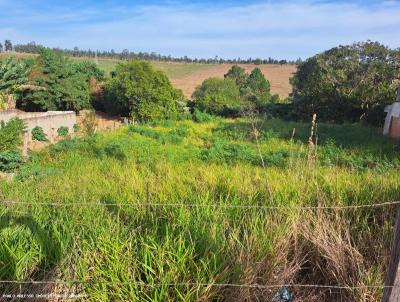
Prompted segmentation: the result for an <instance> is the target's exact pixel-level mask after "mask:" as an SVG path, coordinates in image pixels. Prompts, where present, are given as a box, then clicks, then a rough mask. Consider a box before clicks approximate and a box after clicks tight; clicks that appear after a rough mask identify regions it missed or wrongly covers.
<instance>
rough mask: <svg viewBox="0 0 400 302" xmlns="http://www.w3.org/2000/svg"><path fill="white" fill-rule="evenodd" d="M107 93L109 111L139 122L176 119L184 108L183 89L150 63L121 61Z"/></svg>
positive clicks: (107, 87)
mask: <svg viewBox="0 0 400 302" xmlns="http://www.w3.org/2000/svg"><path fill="white" fill-rule="evenodd" d="M104 93H105V101H104V102H105V103H104V106H103V107H104V108H105V110H106V111H107V112H110V113H113V114H120V115H123V116H131V117H133V118H135V119H137V120H139V121H154V120H158V119H176V118H178V117H179V115H180V114H182V113H183V110H184V107H183V106H182V102H183V100H184V97H183V94H182V91H180V90H177V89H175V88H174V87H173V86H172V84H171V82H170V81H169V79H168V77H167V76H166V75H165V73H163V72H161V71H156V70H154V69H153V67H152V66H151V65H150V63H148V62H142V61H129V62H127V63H120V64H118V65H117V68H116V71H115V74H114V76H113V77H112V78H111V79H109V80H108V81H107V82H106V84H105V85H104Z"/></svg>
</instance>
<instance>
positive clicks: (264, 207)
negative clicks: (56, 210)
mask: <svg viewBox="0 0 400 302" xmlns="http://www.w3.org/2000/svg"><path fill="white" fill-rule="evenodd" d="M1 204H8V205H47V206H57V207H68V206H117V207H118V206H120V207H126V206H143V207H151V206H154V207H189V208H232V209H260V210H290V209H292V210H296V209H298V210H314V209H315V210H317V209H337V210H345V209H359V208H376V207H385V206H392V205H400V201H389V202H382V203H374V204H360V205H343V206H340V205H337V206H329V205H327V206H324V205H321V206H301V205H294V206H268V205H235V204H200V203H167V202H161V203H160V202H158V203H157V202H156V203H151V202H136V201H134V202H130V203H126V202H125V203H107V202H24V201H12V200H4V201H0V205H1Z"/></svg>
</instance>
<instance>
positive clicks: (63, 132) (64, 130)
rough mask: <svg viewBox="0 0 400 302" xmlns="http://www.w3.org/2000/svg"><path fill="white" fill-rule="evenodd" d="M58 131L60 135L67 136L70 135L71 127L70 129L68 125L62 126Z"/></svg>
mask: <svg viewBox="0 0 400 302" xmlns="http://www.w3.org/2000/svg"><path fill="white" fill-rule="evenodd" d="M57 133H58V135H59V136H63V137H65V136H67V135H68V133H69V129H68V127H65V126H61V127H60V128H58V129H57Z"/></svg>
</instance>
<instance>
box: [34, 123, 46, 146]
mask: <svg viewBox="0 0 400 302" xmlns="http://www.w3.org/2000/svg"><path fill="white" fill-rule="evenodd" d="M31 134H32V139H33V140H35V141H39V142H47V141H48V139H47V136H46V133H44V131H43V128H42V127H39V126H36V127H35V128H33V129H32V131H31Z"/></svg>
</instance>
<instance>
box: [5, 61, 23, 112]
mask: <svg viewBox="0 0 400 302" xmlns="http://www.w3.org/2000/svg"><path fill="white" fill-rule="evenodd" d="M29 72H30V68H29V66H28V65H27V64H26V63H25V62H24V61H22V60H18V59H16V58H15V57H7V58H5V59H4V60H3V61H1V62H0V110H2V109H6V108H7V107H8V105H9V103H10V102H12V103H13V102H14V98H15V93H16V92H17V91H18V89H19V88H20V86H21V85H22V84H25V83H27V82H28V75H29Z"/></svg>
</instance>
